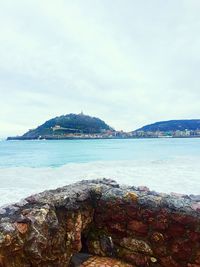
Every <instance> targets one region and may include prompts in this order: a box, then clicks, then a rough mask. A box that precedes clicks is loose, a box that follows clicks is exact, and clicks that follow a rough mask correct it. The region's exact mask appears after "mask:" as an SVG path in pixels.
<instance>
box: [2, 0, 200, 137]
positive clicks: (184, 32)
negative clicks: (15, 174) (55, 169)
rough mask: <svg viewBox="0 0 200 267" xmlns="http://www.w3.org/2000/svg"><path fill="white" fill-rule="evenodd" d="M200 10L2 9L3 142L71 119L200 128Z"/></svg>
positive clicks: (189, 2)
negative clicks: (194, 122)
mask: <svg viewBox="0 0 200 267" xmlns="http://www.w3.org/2000/svg"><path fill="white" fill-rule="evenodd" d="M199 14H200V1H199V0H166V1H163V0H151V1H149V0H140V1H138V0H57V1H55V0H18V1H13V0H1V1H0V136H7V135H17V134H22V133H23V132H25V131H26V130H27V129H29V128H35V127H36V126H38V125H39V124H41V123H43V122H44V121H46V120H48V119H50V118H52V117H55V116H58V115H62V114H68V113H80V112H81V111H83V112H84V113H85V114H89V115H92V116H97V117H100V118H102V119H103V120H105V121H106V122H107V123H108V124H110V125H111V126H113V127H114V128H115V129H118V130H120V129H124V130H133V129H136V128H137V127H140V126H142V125H144V124H146V123H151V122H154V121H158V120H168V119H183V118H184V119H185V118H200V88H199V87H200V73H199V70H200V16H199Z"/></svg>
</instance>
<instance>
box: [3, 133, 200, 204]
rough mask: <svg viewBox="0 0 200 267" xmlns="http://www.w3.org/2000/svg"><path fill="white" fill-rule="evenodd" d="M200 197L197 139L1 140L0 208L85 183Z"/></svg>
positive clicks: (199, 162) (199, 165)
mask: <svg viewBox="0 0 200 267" xmlns="http://www.w3.org/2000/svg"><path fill="white" fill-rule="evenodd" d="M96 178H110V179H114V180H116V181H117V182H119V183H120V184H123V185H134V186H147V187H149V188H150V189H151V190H155V191H158V192H165V193H171V192H176V193H181V194H197V195H198V194H200V139H199V138H180V139H178V138H156V139H104V140H50V141H48V140H39V141H37V140H35V141H6V140H1V141H0V206H4V205H7V204H10V203H14V202H18V201H20V200H21V199H23V198H25V197H27V196H29V195H31V194H35V193H38V192H41V191H44V190H47V189H55V188H57V187H61V186H64V185H67V184H70V183H74V182H76V181H79V180H84V179H96Z"/></svg>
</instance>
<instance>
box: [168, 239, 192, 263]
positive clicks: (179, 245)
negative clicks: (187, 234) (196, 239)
mask: <svg viewBox="0 0 200 267" xmlns="http://www.w3.org/2000/svg"><path fill="white" fill-rule="evenodd" d="M193 245H194V244H193V243H191V242H190V241H185V240H181V239H180V240H175V241H174V242H173V244H172V246H171V253H172V255H173V257H174V258H175V259H176V260H181V261H188V260H189V259H190V257H191V255H192V247H193Z"/></svg>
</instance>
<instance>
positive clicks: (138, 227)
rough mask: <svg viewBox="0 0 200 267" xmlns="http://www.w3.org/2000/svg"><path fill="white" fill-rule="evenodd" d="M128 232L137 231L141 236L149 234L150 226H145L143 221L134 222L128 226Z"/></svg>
mask: <svg viewBox="0 0 200 267" xmlns="http://www.w3.org/2000/svg"><path fill="white" fill-rule="evenodd" d="M127 228H128V230H131V231H135V232H137V233H140V234H147V233H148V225H146V224H144V223H143V222H141V221H137V220H132V221H130V222H129V223H128V226H127Z"/></svg>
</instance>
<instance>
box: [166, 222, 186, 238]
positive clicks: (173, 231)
mask: <svg viewBox="0 0 200 267" xmlns="http://www.w3.org/2000/svg"><path fill="white" fill-rule="evenodd" d="M166 234H167V236H168V237H171V238H174V237H182V236H183V235H185V234H186V229H185V228H184V227H183V226H182V225H178V224H171V225H170V226H169V228H168V229H167V232H166Z"/></svg>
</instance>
